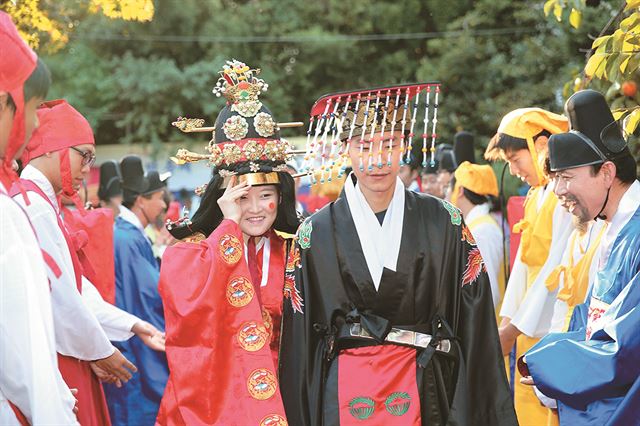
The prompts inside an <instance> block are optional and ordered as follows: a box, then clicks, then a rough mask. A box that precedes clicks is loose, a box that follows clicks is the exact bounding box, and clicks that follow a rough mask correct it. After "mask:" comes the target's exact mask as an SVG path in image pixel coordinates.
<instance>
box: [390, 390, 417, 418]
mask: <svg viewBox="0 0 640 426" xmlns="http://www.w3.org/2000/svg"><path fill="white" fill-rule="evenodd" d="M410 405H411V397H410V396H409V394H408V393H406V392H394V393H392V394H391V395H389V396H388V397H387V399H386V400H385V401H384V406H385V408H386V409H387V411H388V412H389V414H391V415H392V416H402V415H404V414H405V413H406V412H407V411H409V406H410Z"/></svg>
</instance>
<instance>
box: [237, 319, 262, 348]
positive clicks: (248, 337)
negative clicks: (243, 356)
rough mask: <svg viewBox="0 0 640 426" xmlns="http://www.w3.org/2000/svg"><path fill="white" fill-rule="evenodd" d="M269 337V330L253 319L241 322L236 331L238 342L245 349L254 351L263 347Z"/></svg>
mask: <svg viewBox="0 0 640 426" xmlns="http://www.w3.org/2000/svg"><path fill="white" fill-rule="evenodd" d="M268 339H269V332H268V331H267V329H266V328H265V326H264V325H262V324H258V323H257V322H255V321H248V322H245V323H244V324H242V326H241V327H240V331H239V332H238V343H239V344H240V346H241V347H242V349H244V350H245V351H249V352H255V351H259V350H260V349H262V348H263V346H264V344H265V343H267V340H268Z"/></svg>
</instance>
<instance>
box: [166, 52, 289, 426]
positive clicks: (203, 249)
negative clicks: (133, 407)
mask: <svg viewBox="0 0 640 426" xmlns="http://www.w3.org/2000/svg"><path fill="white" fill-rule="evenodd" d="M227 64H228V65H227V66H225V70H224V71H223V72H222V73H221V74H222V75H223V78H222V79H220V82H219V84H218V86H217V89H218V90H220V89H222V91H223V93H224V95H225V96H226V97H227V99H228V101H229V102H228V104H227V106H226V107H225V108H224V109H223V110H222V111H221V112H220V114H219V116H218V118H217V120H216V123H215V136H214V140H213V141H212V142H211V143H210V146H209V152H210V155H208V156H198V155H194V154H193V153H189V152H188V151H184V150H180V151H179V153H178V160H183V161H190V160H196V159H197V158H200V159H203V158H202V157H206V159H208V160H209V161H210V162H211V163H212V164H215V168H214V170H213V177H212V178H211V180H210V182H209V184H208V185H207V188H206V190H205V191H204V194H203V196H202V202H201V203H200V207H199V209H198V211H197V212H196V213H195V214H194V216H193V218H192V219H191V220H189V219H188V218H183V219H180V220H179V221H177V222H173V223H170V224H169V225H168V229H169V231H170V232H171V233H172V235H173V236H174V237H176V238H178V239H181V240H182V241H181V242H178V243H177V244H175V245H174V246H172V247H169V248H167V250H166V251H165V254H164V256H163V258H162V266H161V270H160V294H161V296H162V300H163V303H164V314H165V326H166V354H167V360H168V362H169V381H168V383H167V387H166V390H165V394H164V397H163V399H162V403H161V406H160V412H159V414H158V419H157V423H158V424H161V425H176V424H207V425H213V424H220V425H247V424H255V425H270V426H282V425H286V424H287V422H286V419H285V412H284V407H283V404H282V398H281V396H280V389H279V384H278V379H277V369H278V358H279V350H280V347H279V345H280V327H281V318H282V306H283V300H284V298H285V297H287V296H289V297H291V298H292V300H295V301H296V302H298V303H300V302H301V301H300V300H299V299H298V298H297V293H296V292H295V287H294V286H293V282H292V279H293V270H294V269H295V267H296V259H294V258H288V254H289V248H290V247H291V245H292V241H293V240H292V238H293V235H291V234H292V233H294V232H295V230H296V228H297V226H298V223H299V221H298V217H297V214H296V210H295V195H294V194H295V190H294V180H293V177H292V176H291V175H290V174H289V173H288V172H287V168H286V164H285V160H286V156H287V154H286V151H287V149H288V145H287V143H286V141H284V140H282V139H280V136H279V132H278V126H277V124H276V123H275V121H274V119H273V117H272V115H271V112H270V111H269V110H268V109H267V108H266V107H265V106H264V105H263V104H262V103H261V102H260V101H259V100H258V95H259V94H260V92H261V91H263V89H265V88H266V86H265V84H264V82H263V81H262V80H260V79H257V78H256V77H255V74H257V71H256V70H251V69H249V67H247V66H246V65H245V64H243V63H241V62H238V61H232V62H228V63H227Z"/></svg>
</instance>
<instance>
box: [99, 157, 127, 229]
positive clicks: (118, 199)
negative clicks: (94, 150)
mask: <svg viewBox="0 0 640 426" xmlns="http://www.w3.org/2000/svg"><path fill="white" fill-rule="evenodd" d="M98 198H99V199H100V207H106V208H110V209H111V210H113V218H114V219H115V218H116V217H118V215H119V214H120V206H121V205H122V177H121V176H120V166H119V165H118V163H116V162H115V161H113V160H109V161H105V162H104V163H102V164H101V165H100V186H99V187H98Z"/></svg>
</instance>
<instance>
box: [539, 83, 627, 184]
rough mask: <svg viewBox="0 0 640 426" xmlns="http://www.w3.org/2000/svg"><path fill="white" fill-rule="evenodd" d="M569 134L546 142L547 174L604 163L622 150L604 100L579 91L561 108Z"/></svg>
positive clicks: (618, 132)
mask: <svg viewBox="0 0 640 426" xmlns="http://www.w3.org/2000/svg"><path fill="white" fill-rule="evenodd" d="M565 114H566V115H567V117H569V122H570V125H571V131H569V132H568V133H560V134H557V135H552V137H551V138H550V139H549V165H550V170H551V171H553V172H555V171H558V170H564V169H571V168H575V167H582V166H588V165H593V164H600V163H604V162H605V161H607V160H610V159H613V158H615V157H616V156H617V155H618V154H620V153H622V152H623V151H624V150H625V148H626V141H625V139H624V137H623V135H622V131H621V130H620V127H619V126H618V123H617V122H616V121H615V120H614V118H613V114H612V113H611V110H610V109H609V105H608V104H607V102H606V100H605V98H604V96H603V95H602V94H601V93H599V92H596V91H595V90H581V91H579V92H576V93H575V94H573V96H571V97H570V98H569V99H568V100H567V103H566V104H565Z"/></svg>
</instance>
